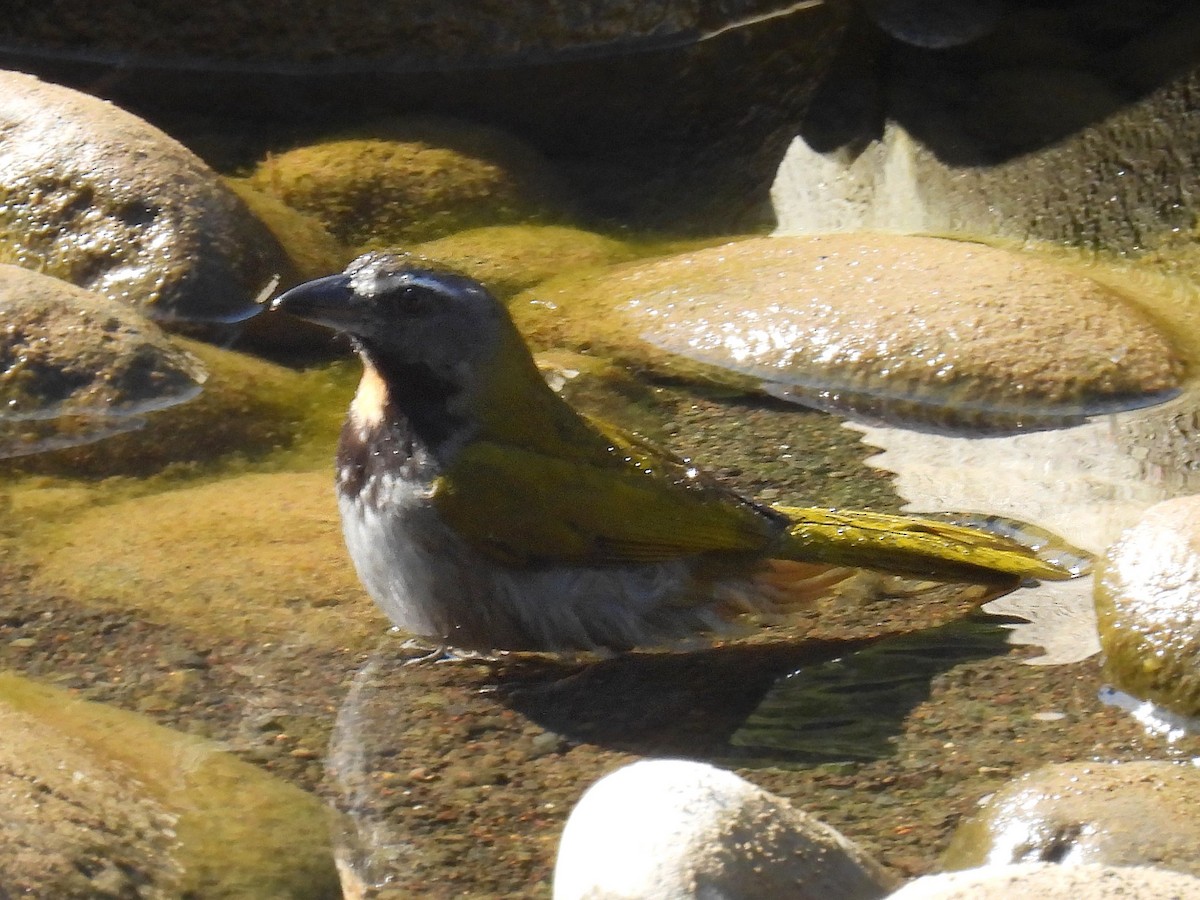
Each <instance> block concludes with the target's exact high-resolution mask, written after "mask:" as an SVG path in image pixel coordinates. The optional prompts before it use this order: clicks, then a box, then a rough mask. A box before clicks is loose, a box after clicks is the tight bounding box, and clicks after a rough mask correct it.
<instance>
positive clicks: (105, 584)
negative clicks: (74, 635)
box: [9, 468, 387, 646]
mask: <svg viewBox="0 0 1200 900" xmlns="http://www.w3.org/2000/svg"><path fill="white" fill-rule="evenodd" d="M69 490H70V489H69V488H66V489H64V490H62V491H59V492H58V493H57V495H56V493H55V492H54V491H47V490H46V489H45V488H44V487H39V486H38V485H37V484H36V483H35V484H34V485H32V486H30V487H24V486H23V485H20V484H18V485H16V486H15V487H14V488H13V491H12V496H13V502H14V504H15V507H16V508H15V510H14V511H13V512H10V513H9V519H10V520H15V521H16V522H19V523H20V526H19V527H20V534H21V535H22V540H21V541H20V546H19V548H18V550H17V551H16V552H17V553H18V554H19V556H20V558H21V559H22V560H23V561H24V562H26V563H27V564H28V565H29V566H30V570H29V571H30V576H29V577H30V584H31V586H32V587H33V589H35V590H44V591H46V592H47V593H49V594H51V595H56V596H67V597H71V598H73V599H74V600H75V601H77V602H79V603H83V604H88V603H96V604H103V605H106V606H108V607H110V608H111V607H117V608H121V609H127V610H138V611H141V613H142V614H144V615H146V616H147V617H148V618H150V619H152V620H154V621H160V622H172V621H174V622H178V623H179V624H180V625H182V626H186V627H187V628H188V629H190V630H192V631H194V632H195V631H200V632H204V633H207V634H209V635H211V636H212V638H211V639H212V640H218V641H219V640H223V639H226V638H232V637H236V636H239V635H241V636H244V635H248V634H252V635H257V636H258V637H259V638H260V639H261V640H265V641H270V640H280V641H284V640H286V641H293V642H296V643H300V644H304V643H310V644H319V645H323V644H327V643H334V644H335V645H337V646H345V645H347V644H348V643H352V642H355V641H364V642H365V641H366V640H368V639H370V638H372V637H374V636H375V635H377V634H379V633H381V632H382V631H383V630H385V629H386V627H387V623H386V620H385V619H384V618H383V616H382V614H380V613H378V612H377V611H376V610H375V607H374V606H373V604H372V603H371V601H370V600H369V599H368V598H367V597H366V595H365V594H364V593H363V591H362V588H361V587H360V586H359V584H358V581H357V579H356V578H355V576H354V571H353V569H352V567H351V566H350V562H349V560H348V559H347V558H346V553H345V548H344V546H343V544H342V536H341V529H340V527H339V525H338V514H337V504H336V502H335V500H334V497H333V493H332V491H331V490H330V489H329V477H328V474H327V473H326V471H325V470H324V468H322V469H321V471H319V472H304V473H299V472H286V473H277V474H253V475H243V476H240V477H230V478H225V479H222V480H221V481H219V482H216V483H212V484H201V485H194V486H186V487H181V488H178V489H176V490H171V491H168V492H159V493H154V494H149V495H146V496H134V497H131V498H129V499H123V500H110V502H107V503H104V504H102V505H97V506H94V507H91V508H82V509H72V508H71V506H72V504H71V501H70V500H69V499H68V498H69V497H70V493H69ZM64 494H65V495H66V496H64Z"/></svg>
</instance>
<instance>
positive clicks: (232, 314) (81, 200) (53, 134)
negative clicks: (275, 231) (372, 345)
mask: <svg viewBox="0 0 1200 900" xmlns="http://www.w3.org/2000/svg"><path fill="white" fill-rule="evenodd" d="M0 261H3V262H11V263H17V264H18V265H21V266H24V267H25V268H30V269H38V270H39V271H43V272H45V273H46V274H48V275H54V276H55V277H58V278H61V279H63V280H64V281H69V282H71V283H72V284H77V285H79V286H81V287H85V288H88V289H90V290H93V291H96V292H97V293H99V294H102V295H104V296H106V297H109V298H110V299H112V300H116V301H119V302H122V303H127V304H130V305H132V306H136V307H138V308H140V309H141V310H142V311H143V312H145V313H146V314H147V315H150V316H152V317H153V318H155V319H159V320H162V321H185V322H199V323H230V322H236V321H239V320H242V319H245V318H247V317H248V316H251V315H253V314H254V313H255V312H256V311H257V309H258V307H257V306H256V304H255V303H254V297H255V295H256V294H257V293H258V291H259V290H260V289H261V288H262V287H263V286H264V285H266V284H267V283H268V282H269V281H270V279H271V277H272V276H273V275H274V274H276V273H278V272H280V271H281V270H282V267H283V266H284V264H285V261H284V259H283V256H282V253H281V251H280V249H279V246H278V245H277V244H276V243H275V241H274V240H273V239H272V238H271V235H270V234H269V233H268V232H267V230H266V229H265V228H264V227H263V226H262V224H261V223H259V222H258V221H257V220H256V219H255V218H254V217H253V216H252V215H251V214H250V212H249V210H247V209H246V207H245V206H244V205H243V204H242V202H241V201H240V200H239V199H238V198H237V197H236V196H234V195H233V193H231V192H230V191H229V190H228V189H227V188H226V187H225V186H224V185H222V184H221V182H220V180H219V179H218V177H217V175H216V173H214V172H213V171H212V170H210V169H209V168H208V166H206V165H205V164H204V163H203V162H202V161H201V160H200V159H199V157H197V156H195V155H194V154H193V153H192V152H191V151H189V150H187V149H186V148H185V147H183V145H181V144H179V143H177V142H176V141H174V140H172V139H171V138H169V137H168V136H167V135H165V134H163V133H162V132H161V131H159V130H158V129H156V128H154V127H153V126H151V125H149V124H148V123H146V122H144V121H142V120H141V119H139V118H137V117H136V116H134V115H132V114H130V113H127V112H125V111H124V110H122V109H119V108H118V107H116V106H113V105H112V104H111V103H107V102H105V101H103V100H98V99H97V98H95V97H91V96H88V95H87V94H82V93H79V92H77V91H72V90H69V89H68V88H64V87H59V86H58V85H53V84H47V83H44V82H42V81H39V80H38V79H36V78H33V77H32V76H29V75H22V74H18V73H16V72H0Z"/></svg>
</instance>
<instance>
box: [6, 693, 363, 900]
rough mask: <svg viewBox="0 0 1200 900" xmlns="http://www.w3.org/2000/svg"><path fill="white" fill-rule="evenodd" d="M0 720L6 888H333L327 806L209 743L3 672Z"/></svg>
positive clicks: (195, 892) (75, 893)
mask: <svg viewBox="0 0 1200 900" xmlns="http://www.w3.org/2000/svg"><path fill="white" fill-rule="evenodd" d="M0 721H2V722H3V727H2V728H0V759H2V760H3V762H2V763H0V771H2V772H3V775H0V781H2V782H3V783H4V788H5V797H6V805H5V823H4V826H3V828H0V868H2V869H3V871H4V875H5V888H6V889H7V890H14V889H16V890H18V891H19V892H21V893H26V894H29V895H31V896H34V895H36V896H54V897H63V898H76V897H78V898H85V897H87V898H92V897H101V896H119V897H135V896H136V897H150V898H170V897H182V896H196V897H201V896H202V897H212V898H223V897H228V898H238V897H262V898H279V900H283V898H288V900H300V898H313V900H318V898H329V900H332V898H336V897H340V896H341V893H340V890H339V887H338V877H337V872H336V870H335V866H334V862H333V852H332V849H331V847H330V840H329V829H330V825H331V814H330V812H329V810H328V809H327V808H326V807H325V806H324V805H323V804H322V803H321V802H320V801H318V800H317V799H316V798H315V797H312V796H310V795H308V794H306V793H304V792H303V791H301V790H299V789H298V788H294V787H292V786H291V785H289V784H286V783H284V782H282V781H279V780H278V779H275V778H272V777H271V776H269V775H266V774H265V773H263V772H261V771H260V770H258V769H256V768H255V767H253V766H251V765H249V764H247V763H243V762H240V761H238V760H237V759H236V758H234V757H233V756H231V755H230V754H228V753H226V752H224V751H221V750H219V749H218V748H217V747H216V746H215V745H213V744H211V743H209V742H207V741H204V740H201V739H199V738H195V737H191V736H189V735H184V734H180V733H178V732H174V731H171V730H170V729H167V728H162V727H160V726H158V725H154V724H152V723H151V722H149V721H148V720H147V719H144V718H142V717H141V716H138V715H135V714H133V713H129V712H125V711H123V710H118V709H113V708H109V707H105V706H102V705H100V704H96V703H88V702H86V701H83V700H79V699H77V698H75V697H73V696H71V695H70V694H68V693H67V692H65V691H61V690H57V689H54V688H49V687H43V686H41V685H37V684H34V683H33V682H30V681H26V680H25V679H23V678H20V677H19V676H16V675H10V674H3V675H0Z"/></svg>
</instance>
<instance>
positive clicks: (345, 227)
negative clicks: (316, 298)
mask: <svg viewBox="0 0 1200 900" xmlns="http://www.w3.org/2000/svg"><path fill="white" fill-rule="evenodd" d="M250 184H251V185H252V186H253V187H255V188H257V189H258V190H261V191H263V192H265V193H268V194H271V195H273V196H275V197H278V198H279V199H280V200H282V201H283V202H284V203H286V204H288V205H289V206H292V207H294V208H296V209H298V210H300V211H301V212H305V213H308V214H309V215H312V216H314V217H315V218H317V219H318V220H320V221H321V222H322V223H323V224H324V225H325V227H326V228H328V229H329V231H330V232H331V233H332V234H333V235H334V237H336V238H337V239H338V240H340V241H341V242H343V243H344V244H346V245H348V246H353V247H360V248H368V247H371V248H377V247H384V246H389V245H393V244H398V243H403V242H406V241H423V240H432V239H434V238H438V237H442V236H444V235H447V234H450V233H452V232H455V231H460V230H462V229H465V228H474V227H479V226H483V225H496V224H503V223H514V222H528V221H546V220H548V219H549V220H553V219H558V218H561V217H562V216H563V210H564V208H565V196H566V195H565V188H564V187H563V185H562V184H561V182H560V181H559V179H558V177H557V176H556V175H555V174H554V172H553V170H552V169H551V168H550V167H549V164H548V163H547V162H546V161H545V160H544V159H543V158H542V157H541V156H540V155H539V154H538V153H537V152H536V151H535V150H534V149H533V148H532V147H530V146H529V145H527V144H525V143H524V142H522V141H520V140H518V139H517V138H515V137H512V136H511V135H508V134H505V133H504V132H501V131H498V130H496V129H493V128H486V127H483V126H478V125H471V124H469V123H466V122H456V121H453V120H449V119H395V120H388V121H384V122H380V123H377V124H376V125H375V126H374V127H371V128H365V129H360V130H359V131H357V132H355V133H353V134H349V135H342V136H340V137H333V138H330V139H328V140H325V141H322V142H319V143H314V144H310V145H308V146H304V147H297V148H296V149H294V150H290V151H288V152H286V153H280V154H278V155H275V156H271V157H269V158H268V159H267V160H265V161H264V162H263V163H261V164H260V165H259V167H258V168H257V169H256V171H255V172H254V174H253V175H252V176H251V178H250Z"/></svg>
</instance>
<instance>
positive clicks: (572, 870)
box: [554, 760, 891, 900]
mask: <svg viewBox="0 0 1200 900" xmlns="http://www.w3.org/2000/svg"><path fill="white" fill-rule="evenodd" d="M890 887H891V879H890V877H889V876H888V875H887V874H885V873H884V871H883V870H882V869H881V868H880V867H879V866H878V865H877V864H876V863H874V862H873V861H871V860H870V859H869V858H868V857H867V855H866V854H865V853H863V851H861V850H859V849H858V848H857V847H855V846H854V845H853V844H852V843H850V841H848V840H847V839H846V838H844V837H842V836H841V835H840V834H838V833H837V832H836V831H834V830H833V829H832V828H830V827H829V826H827V825H824V824H822V823H821V822H819V821H817V820H816V819H813V818H811V817H810V816H808V815H806V814H805V813H803V812H801V811H800V810H798V809H795V808H793V807H792V806H791V805H790V804H789V803H788V802H787V801H786V800H783V799H782V798H779V797H775V796H773V795H771V794H768V793H766V792H765V791H763V790H761V789H760V788H757V787H755V786H754V785H752V784H749V783H748V782H746V781H743V780H742V779H741V778H738V777H737V776H736V775H734V774H733V773H731V772H725V771H722V770H720V769H716V768H713V767H712V766H708V765H705V764H702V763H693V762H685V761H682V760H649V761H642V762H638V763H634V764H633V765H629V766H626V767H625V768H623V769H620V770H618V771H616V772H613V773H611V774H609V775H606V776H605V777H604V778H602V779H601V780H600V781H598V782H596V784H594V785H593V786H592V787H590V788H589V789H588V791H587V792H586V793H585V794H584V795H583V797H582V798H581V799H580V801H579V803H578V804H577V805H576V807H575V808H574V810H572V812H571V815H570V818H569V819H568V820H567V824H566V827H565V829H564V830H563V836H562V842H561V844H560V845H559V851H558V860H557V862H556V864H555V870H554V898H555V900H575V898H580V900H582V898H585V897H586V898H591V900H602V898H613V900H616V898H632V897H656V898H662V900H673V898H685V897H696V898H701V897H738V898H741V900H751V898H764V900H766V898H777V897H793V898H797V900H803V898H824V900H831V898H851V897H862V898H867V897H871V898H874V897H882V896H883V895H884V894H886V893H887V891H888V890H889V889H890Z"/></svg>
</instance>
